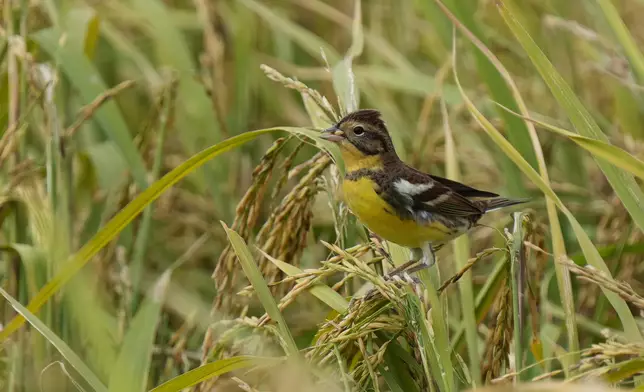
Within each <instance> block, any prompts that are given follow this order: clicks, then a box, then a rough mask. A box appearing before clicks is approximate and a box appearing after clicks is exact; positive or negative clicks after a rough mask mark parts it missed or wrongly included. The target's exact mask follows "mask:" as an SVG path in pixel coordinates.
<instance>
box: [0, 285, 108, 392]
mask: <svg viewBox="0 0 644 392" xmlns="http://www.w3.org/2000/svg"><path fill="white" fill-rule="evenodd" d="M0 294H1V295H2V296H3V297H4V298H5V299H6V300H7V301H8V302H9V303H10V304H11V306H12V307H13V308H14V309H15V310H16V312H18V313H20V314H21V315H22V317H24V318H25V319H27V320H28V321H29V324H31V325H32V326H33V327H34V328H35V329H36V330H38V332H40V333H41V334H42V335H43V336H44V337H45V338H46V339H47V340H48V341H49V342H50V343H51V344H52V345H53V346H54V347H56V349H57V350H58V352H59V353H60V354H61V355H62V356H63V357H64V358H65V359H66V360H67V362H69V364H70V365H72V366H73V367H74V369H76V371H77V372H78V374H80V375H81V376H82V377H83V379H85V381H87V383H88V384H89V385H90V386H91V387H92V388H93V389H94V390H95V391H97V392H107V388H106V387H105V385H103V383H102V382H101V380H99V378H98V377H97V376H96V375H95V374H94V373H93V372H92V371H91V370H90V369H89V368H88V367H87V365H85V363H84V362H83V360H82V359H80V357H79V356H78V355H76V353H74V351H72V349H71V348H69V346H68V345H67V343H65V342H64V341H63V340H62V339H61V338H59V337H58V336H57V335H56V334H55V333H54V332H53V331H52V330H51V329H49V327H47V326H46V325H45V324H44V323H43V322H42V321H40V319H39V318H38V317H36V316H35V315H34V314H33V313H32V312H30V311H29V310H28V309H27V308H25V307H24V306H22V305H21V304H20V302H18V301H16V300H15V298H13V297H12V296H11V295H10V294H9V293H7V292H6V291H5V290H4V289H2V288H1V287H0Z"/></svg>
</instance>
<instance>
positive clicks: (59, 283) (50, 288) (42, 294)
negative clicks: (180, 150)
mask: <svg viewBox="0 0 644 392" xmlns="http://www.w3.org/2000/svg"><path fill="white" fill-rule="evenodd" d="M279 130H286V131H289V132H294V133H301V134H305V135H307V136H311V137H314V135H315V132H312V131H306V130H302V129H298V128H285V127H283V128H268V129H261V130H257V131H252V132H246V133H243V134H241V135H237V136H234V137H231V138H229V139H226V140H225V141H223V142H221V143H218V144H216V145H214V146H211V147H208V148H206V149H204V150H203V151H201V152H199V153H197V154H195V155H193V156H192V157H191V158H190V159H188V160H187V161H185V162H183V163H182V164H181V165H179V166H177V167H176V168H175V169H173V170H172V171H171V172H170V173H168V174H166V175H165V176H163V177H162V178H161V179H159V180H158V181H156V182H154V183H153V184H151V185H150V187H148V188H147V189H145V190H144V191H143V192H141V194H139V195H138V196H137V197H136V198H134V200H132V201H131V202H130V203H129V204H128V205H127V206H125V208H123V209H122V210H121V211H119V213H118V214H116V216H114V217H113V218H112V219H111V220H110V221H109V222H108V223H107V224H106V225H105V227H104V228H103V229H101V231H99V232H98V233H96V235H94V237H92V239H91V240H90V241H89V242H88V243H87V244H85V245H84V246H83V247H82V248H81V249H80V250H78V252H76V253H75V254H74V255H73V256H71V258H70V259H69V260H68V261H67V262H66V263H65V264H64V265H62V266H61V268H60V270H59V271H58V273H57V274H56V275H55V276H54V277H53V278H52V279H51V280H50V281H49V282H47V284H46V285H45V286H44V287H43V288H42V289H41V290H40V291H39V292H38V294H37V295H36V296H34V297H33V299H32V300H31V301H30V302H29V305H28V306H27V309H29V311H31V312H32V313H35V312H37V311H38V310H39V309H40V308H41V307H42V306H43V304H45V303H46V302H47V301H48V300H49V299H50V298H51V297H52V296H53V295H54V294H55V293H56V292H57V291H58V290H60V288H61V287H63V285H65V283H67V282H68V281H69V279H71V278H72V277H73V276H74V275H75V274H76V272H78V271H79V270H80V269H81V268H83V266H85V264H87V263H88V262H89V261H90V260H91V258H92V257H94V255H96V254H97V253H98V252H99V251H100V250H101V249H103V247H104V246H105V245H107V244H108V243H109V242H110V241H112V240H113V239H114V238H115V237H116V236H117V235H118V234H119V233H120V232H121V230H123V229H124V228H125V227H126V226H127V225H128V224H129V223H130V222H131V221H132V220H133V219H134V218H136V216H137V215H139V214H140V213H141V211H143V209H144V208H145V207H147V206H148V205H149V204H150V203H152V202H153V201H154V200H156V199H157V198H158V197H159V196H161V194H162V193H163V192H164V191H166V190H167V189H168V188H170V187H171V186H173V185H174V184H176V183H177V182H179V181H180V180H181V179H182V178H184V177H186V176H187V175H188V174H190V173H192V172H193V171H195V170H196V169H197V168H199V167H201V166H202V165H203V164H204V163H206V162H208V161H209V160H211V159H213V158H214V157H216V156H218V155H220V154H222V153H224V152H226V151H229V150H231V149H233V148H235V147H237V146H240V145H242V144H244V143H246V142H249V141H251V140H253V139H255V138H257V137H258V136H261V135H264V134H267V133H270V132H275V131H279ZM24 322H25V320H24V318H22V316H16V317H15V318H14V319H13V320H11V321H10V322H9V323H8V324H7V325H6V327H5V328H4V329H3V330H2V331H0V342H2V341H4V340H5V339H7V337H9V336H10V335H11V334H12V333H13V332H15V331H16V330H17V329H18V328H20V326H22V325H23V324H24Z"/></svg>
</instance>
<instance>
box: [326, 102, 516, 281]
mask: <svg viewBox="0 0 644 392" xmlns="http://www.w3.org/2000/svg"><path fill="white" fill-rule="evenodd" d="M320 137H321V138H322V139H324V140H327V141H330V142H333V143H335V144H337V145H338V146H339V149H340V153H341V157H342V160H343V161H344V165H345V175H344V178H343V180H342V185H341V186H342V189H341V193H342V196H343V199H344V202H345V204H346V205H347V206H348V208H349V210H350V211H351V212H352V213H353V215H355V216H356V217H357V218H358V220H360V221H361V222H362V223H363V224H364V225H365V226H366V227H367V228H368V229H369V230H370V231H371V232H373V233H374V234H376V235H377V236H378V237H380V238H382V239H385V240H387V241H390V242H393V243H396V244H398V245H401V246H403V247H407V248H409V249H410V250H411V253H412V255H411V256H412V257H411V260H409V262H407V263H405V264H404V265H403V266H401V267H402V269H403V270H404V272H406V273H413V272H416V271H419V270H422V269H425V268H428V267H431V266H433V265H434V264H435V261H436V256H435V253H434V252H435V251H436V250H438V249H440V247H442V246H443V245H445V244H446V243H448V242H449V241H451V240H453V239H455V238H457V237H459V236H461V235H463V234H465V233H467V232H468V231H470V229H472V228H473V227H475V226H476V225H477V224H478V222H479V220H480V219H481V218H482V217H483V216H484V215H485V214H486V213H488V212H490V211H494V210H497V209H500V208H504V207H509V206H512V205H516V204H521V203H525V202H527V201H528V199H508V198H505V197H501V196H499V195H498V194H496V193H492V192H487V191H483V190H479V189H475V188H472V187H470V186H468V185H465V184H462V183H460V182H456V181H452V180H449V179H447V178H443V177H439V176H435V175H431V174H427V173H424V172H421V171H419V170H416V169H415V168H413V167H411V166H409V165H407V164H406V163H405V162H403V161H402V160H401V159H400V158H399V157H398V154H397V153H396V150H395V148H394V144H393V142H392V140H391V137H390V135H389V131H388V130H387V125H386V124H385V121H384V120H383V118H382V115H381V113H380V111H378V110H376V109H360V110H356V111H353V112H351V113H348V114H346V115H345V116H344V117H343V118H342V119H340V120H339V121H337V122H336V123H335V125H333V126H331V127H330V128H327V129H325V130H323V131H322V132H321V133H320ZM396 270H400V267H399V268H397V269H396Z"/></svg>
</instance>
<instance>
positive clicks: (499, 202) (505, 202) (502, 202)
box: [484, 197, 530, 212]
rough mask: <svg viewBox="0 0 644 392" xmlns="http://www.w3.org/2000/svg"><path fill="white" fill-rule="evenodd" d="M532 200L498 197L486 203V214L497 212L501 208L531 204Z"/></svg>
mask: <svg viewBox="0 0 644 392" xmlns="http://www.w3.org/2000/svg"><path fill="white" fill-rule="evenodd" d="M529 201H530V199H506V198H504V197H498V198H495V199H491V200H485V201H484V203H485V204H484V208H485V212H490V211H495V210H498V209H500V208H504V207H509V206H513V205H515V204H523V203H527V202H529Z"/></svg>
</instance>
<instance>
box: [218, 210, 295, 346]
mask: <svg viewBox="0 0 644 392" xmlns="http://www.w3.org/2000/svg"><path fill="white" fill-rule="evenodd" d="M221 225H222V226H223V227H224V230H226V235H227V236H228V240H229V241H230V244H231V245H232V246H233V249H234V250H235V253H236V254H237V258H238V259H239V262H240V263H241V266H242V269H243V270H244V273H245V274H246V277H247V278H248V280H250V283H251V284H252V285H253V288H254V289H255V293H256V294H257V297H258V298H259V301H260V302H261V303H262V305H263V306H264V309H265V310H266V313H268V315H269V316H270V317H271V319H273V320H274V321H275V322H276V323H277V328H278V330H279V331H280V335H281V338H282V340H283V341H284V344H285V346H286V353H287V354H289V355H293V356H296V355H298V354H299V350H298V349H297V345H296V344H295V339H293V335H292V334H291V331H290V330H289V329H288V325H287V324H286V320H284V317H282V313H281V312H280V310H279V308H278V306H277V303H276V302H275V298H273V295H272V294H271V291H270V289H269V288H268V285H267V284H266V281H265V280H264V277H263V276H262V273H261V271H260V270H259V267H258V266H257V263H256V262H255V260H254V259H253V255H252V254H251V253H250V250H249V249H248V246H246V243H245V242H244V239H243V238H241V236H240V235H239V234H237V233H236V232H235V231H233V230H231V229H230V228H228V226H226V224H225V223H224V222H221Z"/></svg>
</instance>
